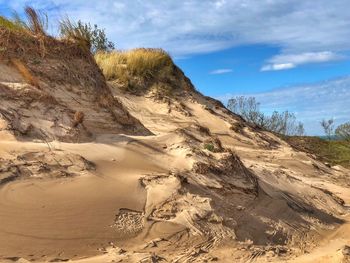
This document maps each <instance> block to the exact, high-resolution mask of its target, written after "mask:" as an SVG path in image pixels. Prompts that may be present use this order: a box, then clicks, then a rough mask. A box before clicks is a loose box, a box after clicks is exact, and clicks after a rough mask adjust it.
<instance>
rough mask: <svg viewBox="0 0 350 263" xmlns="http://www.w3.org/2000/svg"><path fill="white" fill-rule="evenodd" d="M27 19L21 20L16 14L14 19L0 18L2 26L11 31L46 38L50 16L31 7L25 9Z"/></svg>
mask: <svg viewBox="0 0 350 263" xmlns="http://www.w3.org/2000/svg"><path fill="white" fill-rule="evenodd" d="M24 12H25V15H26V18H25V19H23V18H21V17H20V16H19V15H18V13H16V12H14V13H13V16H12V18H6V17H4V16H0V26H1V27H4V28H6V29H7V30H10V31H20V32H23V33H29V34H32V35H35V36H46V35H47V34H46V30H47V28H48V16H47V14H46V13H44V12H40V11H37V10H35V9H34V8H32V7H30V6H26V7H25V8H24Z"/></svg>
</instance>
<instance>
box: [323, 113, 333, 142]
mask: <svg viewBox="0 0 350 263" xmlns="http://www.w3.org/2000/svg"><path fill="white" fill-rule="evenodd" d="M320 123H321V126H322V128H323V130H324V133H325V134H326V136H327V138H328V140H331V139H332V135H333V132H334V119H333V118H332V119H329V120H325V119H323V120H322V121H321V122H320Z"/></svg>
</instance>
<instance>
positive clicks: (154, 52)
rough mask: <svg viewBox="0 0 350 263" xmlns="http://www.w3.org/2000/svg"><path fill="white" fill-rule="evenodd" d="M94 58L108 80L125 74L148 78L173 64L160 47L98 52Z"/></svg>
mask: <svg viewBox="0 0 350 263" xmlns="http://www.w3.org/2000/svg"><path fill="white" fill-rule="evenodd" d="M95 59H96V62H97V64H98V65H99V66H100V68H101V69H102V71H103V73H104V75H105V77H106V78H107V79H108V80H116V79H122V80H123V79H125V75H127V74H129V75H131V76H139V77H146V78H149V77H153V76H154V74H155V73H156V72H157V71H159V70H162V71H164V70H172V69H173V66H174V63H173V61H172V59H171V57H170V56H169V54H168V53H167V52H165V51H164V50H162V49H149V48H138V49H133V50H130V51H125V52H123V51H114V52H99V53H97V54H96V55H95Z"/></svg>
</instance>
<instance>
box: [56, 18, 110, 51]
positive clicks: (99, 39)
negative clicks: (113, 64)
mask: <svg viewBox="0 0 350 263" xmlns="http://www.w3.org/2000/svg"><path fill="white" fill-rule="evenodd" d="M60 34H61V36H62V38H64V39H67V40H69V41H73V42H76V43H78V44H79V45H80V46H81V47H82V48H85V49H87V50H90V51H91V52H92V53H93V54H95V53H96V52H99V51H111V50H113V49H114V43H113V42H111V41H109V40H108V38H107V36H106V33H105V30H104V29H100V28H98V26H97V25H96V24H95V25H94V26H91V24H90V23H83V22H82V21H80V20H79V21H78V22H73V21H71V20H70V19H69V18H66V19H63V20H61V21H60Z"/></svg>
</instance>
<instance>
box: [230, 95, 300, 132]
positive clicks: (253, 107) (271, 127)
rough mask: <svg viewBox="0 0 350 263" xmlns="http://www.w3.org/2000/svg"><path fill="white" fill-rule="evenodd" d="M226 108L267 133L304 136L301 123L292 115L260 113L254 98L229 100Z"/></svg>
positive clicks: (241, 97)
mask: <svg viewBox="0 0 350 263" xmlns="http://www.w3.org/2000/svg"><path fill="white" fill-rule="evenodd" d="M227 108H228V109H229V110H231V111H232V112H234V113H236V114H239V115H241V116H242V117H243V119H244V120H246V121H247V122H249V123H251V124H254V125H258V126H260V127H261V128H263V129H266V130H268V131H271V132H274V133H278V134H282V135H288V136H293V135H296V136H302V135H304V134H305V129H304V125H303V123H302V122H300V121H297V118H296V116H295V114H294V113H291V112H289V111H283V112H278V111H274V112H273V113H272V114H271V115H267V114H265V113H263V112H261V110H260V103H259V102H257V101H256V99H255V97H244V96H238V97H234V98H232V99H229V101H228V103H227Z"/></svg>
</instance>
